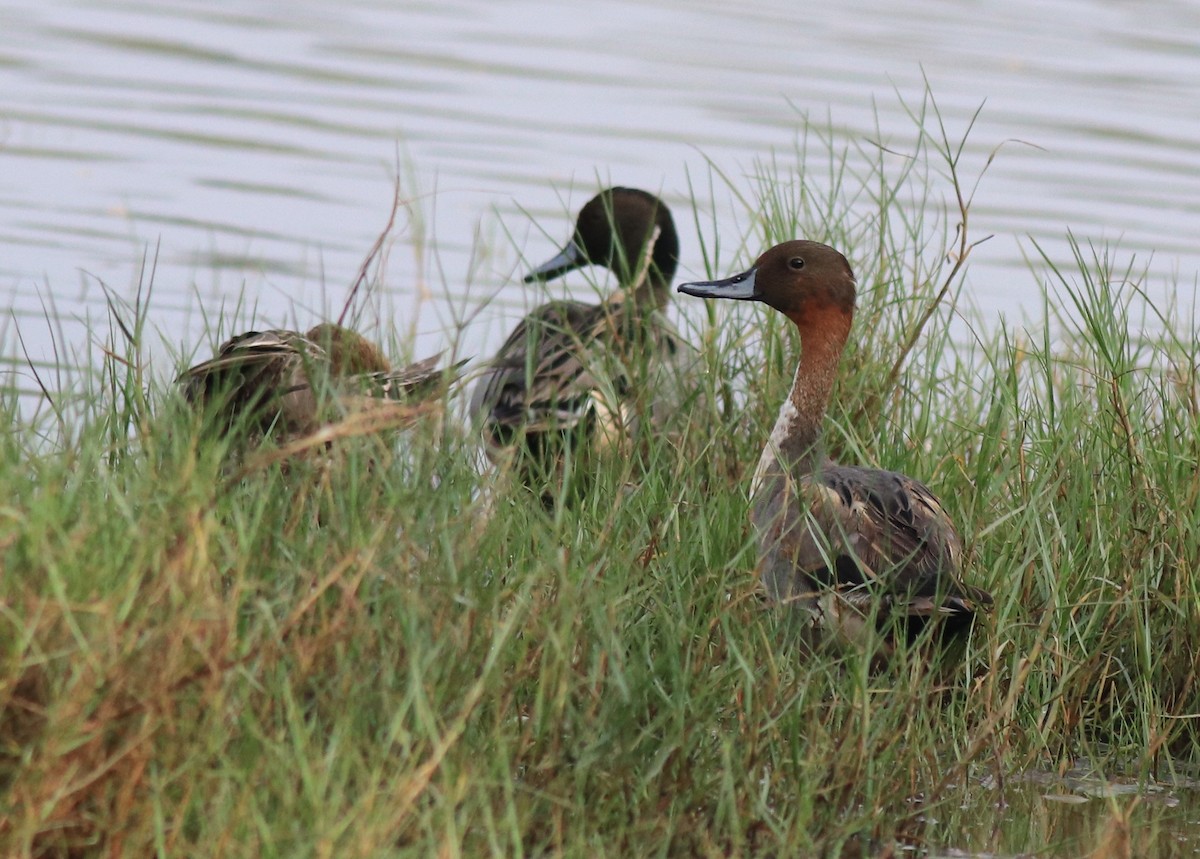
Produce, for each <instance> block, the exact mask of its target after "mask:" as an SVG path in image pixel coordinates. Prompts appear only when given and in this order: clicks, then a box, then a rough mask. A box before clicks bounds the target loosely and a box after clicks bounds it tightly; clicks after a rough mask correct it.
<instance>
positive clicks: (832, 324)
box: [751, 308, 851, 494]
mask: <svg viewBox="0 0 1200 859" xmlns="http://www.w3.org/2000/svg"><path fill="white" fill-rule="evenodd" d="M793 321H795V322H796V326H797V327H798V328H799V329H800V362H799V364H797V366H796V378H795V380H794V381H793V383H792V390H791V392H790V393H789V394H788V396H787V399H786V400H784V401H783V405H782V406H781V407H780V409H779V416H778V417H777V418H776V419H775V428H774V429H772V430H771V438H770V440H769V441H768V442H767V446H766V448H764V449H763V453H762V457H761V458H760V459H759V462H758V468H757V469H756V471H755V474H754V482H753V484H752V488H751V493H752V494H753V493H754V492H755V491H757V489H758V488H759V486H760V485H761V484H762V482H763V480H764V479H766V478H768V477H771V476H779V475H793V476H796V475H801V474H809V473H811V472H812V471H813V470H814V469H815V468H816V467H817V465H818V464H819V463H820V461H821V458H822V457H821V423H822V421H823V420H824V417H825V411H826V409H827V408H828V406H829V394H830V392H831V391H832V390H833V383H834V380H835V379H836V378H837V368H838V362H839V360H840V359H841V356H842V350H843V349H844V348H845V346H846V338H847V337H848V336H849V333H850V322H851V316H850V315H849V314H847V313H845V312H844V311H838V310H834V309H832V308H830V309H829V310H826V311H824V312H822V313H819V314H813V313H810V314H808V315H807V316H806V317H805V318H803V319H794V320H793Z"/></svg>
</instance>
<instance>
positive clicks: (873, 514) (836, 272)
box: [679, 240, 992, 655]
mask: <svg viewBox="0 0 1200 859" xmlns="http://www.w3.org/2000/svg"><path fill="white" fill-rule="evenodd" d="M679 292H681V293H683V294H685V295H690V296H695V297H699V298H710V299H714V298H724V299H732V300H736V301H756V302H761V303H763V304H766V305H767V306H769V307H772V308H774V309H775V310H777V311H778V312H780V313H782V314H783V315H784V316H786V317H787V318H788V319H789V320H790V321H791V322H792V324H794V325H795V326H796V328H797V329H798V331H799V334H800V347H801V355H800V360H799V362H798V364H797V367H796V375H795V380H794V382H793V384H792V389H791V392H790V393H789V394H788V397H787V399H785V400H784V402H783V405H782V406H781V407H780V410H779V415H778V417H777V418H776V421H775V425H774V428H773V429H772V430H771V435H770V438H769V439H768V441H767V444H766V446H765V447H764V449H763V452H762V455H761V457H760V458H759V461H758V465H757V468H756V469H755V472H754V477H753V479H752V481H751V487H750V521H751V526H752V530H753V531H754V533H755V534H756V537H757V542H758V550H759V552H758V555H759V557H758V563H757V570H756V572H757V574H758V577H759V580H760V582H761V586H762V587H763V589H764V590H765V592H766V595H767V597H768V599H769V600H770V601H772V602H774V603H778V604H784V605H788V606H792V607H794V608H795V609H797V610H798V612H799V616H800V617H801V618H803V619H804V620H805V621H806V623H807V625H808V628H809V629H810V630H812V631H813V632H814V634H815V635H816V636H817V637H818V638H820V637H825V638H830V637H831V638H832V639H834V640H837V641H838V642H840V643H842V644H857V645H859V646H870V645H871V644H872V643H873V644H874V645H875V646H877V647H879V648H880V649H882V651H883V652H884V654H885V655H886V654H887V653H889V652H894V650H895V648H896V647H897V645H898V644H899V642H900V641H901V640H904V641H905V642H907V643H910V644H911V643H913V642H915V641H917V640H918V637H919V636H920V635H921V634H922V632H923V631H924V630H925V629H926V628H928V627H931V626H935V625H936V627H935V631H934V632H932V633H931V638H932V639H933V640H936V641H943V642H944V641H950V640H954V639H958V640H962V637H963V634H965V633H966V632H968V631H969V630H970V628H971V627H972V625H973V622H974V620H975V619H976V617H977V616H979V615H980V614H981V613H983V612H986V611H987V610H988V609H990V607H991V605H992V597H991V595H990V594H989V593H987V592H986V591H984V590H981V589H979V588H976V587H972V586H970V585H967V584H966V583H965V582H964V581H963V579H962V539H961V537H960V536H959V534H958V530H957V529H956V528H955V526H954V522H953V521H952V520H951V518H950V516H949V515H948V514H947V513H946V509H945V507H943V506H942V503H941V502H940V501H939V500H938V498H937V496H935V495H934V494H933V492H932V491H931V490H930V489H929V487H928V486H926V485H925V484H924V483H922V482H920V481H919V480H916V479H915V478H912V477H909V476H908V475H906V474H901V473H899V472H895V471H885V470H881V469H876V468H866V467H861V466H855V465H841V464H838V463H835V462H833V461H831V460H830V459H828V458H827V457H825V456H824V452H823V447H822V443H821V438H822V433H821V426H822V423H823V420H824V417H825V412H826V409H827V408H828V405H829V401H830V394H831V391H832V388H833V383H834V379H835V377H836V375H837V369H838V364H839V363H840V360H841V356H842V352H843V351H844V349H845V347H846V343H847V341H848V339H849V336H850V328H851V324H852V323H853V321H854V307H855V298H856V281H855V277H854V272H853V270H852V269H851V267H850V263H849V262H848V261H847V260H846V257H845V256H843V255H842V254H841V253H840V252H838V251H837V250H835V249H834V248H832V247H830V246H828V245H825V244H821V243H820V242H814V241H805V240H795V241H788V242H784V243H783V244H779V245H776V246H774V247H772V248H770V249H769V250H767V251H766V252H765V253H763V254H762V255H761V256H760V257H759V258H758V259H757V261H756V262H755V263H754V265H753V266H751V267H750V268H749V269H748V270H746V271H743V272H741V273H739V274H735V275H733V276H732V277H728V278H725V279H722V280H709V281H696V282H691V283H684V284H681V285H680V286H679ZM923 640H925V639H923Z"/></svg>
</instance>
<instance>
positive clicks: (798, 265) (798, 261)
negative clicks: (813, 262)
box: [788, 257, 804, 271]
mask: <svg viewBox="0 0 1200 859" xmlns="http://www.w3.org/2000/svg"><path fill="white" fill-rule="evenodd" d="M788 265H789V266H791V267H792V271H800V269H802V268H804V260H803V259H802V258H801V257H792V258H791V259H790V260H788Z"/></svg>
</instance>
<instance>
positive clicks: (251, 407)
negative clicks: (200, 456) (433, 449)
mask: <svg viewBox="0 0 1200 859" xmlns="http://www.w3.org/2000/svg"><path fill="white" fill-rule="evenodd" d="M440 358H441V355H440V354H438V355H434V356H432V357H430V358H426V359H425V360H423V361H418V362H416V363H414V364H410V365H408V366H405V367H400V368H393V367H392V366H391V365H390V364H389V363H388V361H387V359H386V358H384V356H383V353H382V352H381V351H380V349H379V347H378V346H377V345H376V344H374V343H373V342H371V341H370V340H368V339H367V338H365V337H363V336H362V335H361V334H358V333H357V332H355V331H352V330H351V329H349V328H344V327H342V326H340V325H334V324H332V323H323V324H321V325H317V326H315V327H313V328H312V329H310V330H309V331H307V332H306V333H303V334H301V333H300V332H298V331H288V330H283V329H274V330H270V331H248V332H246V333H245V334H240V335H238V336H236V337H233V338H231V339H230V340H228V341H226V342H225V343H223V344H222V345H221V347H220V349H218V350H217V354H216V356H215V357H213V358H211V359H209V360H207V361H204V362H203V363H200V364H197V365H196V366H194V367H191V368H190V369H188V370H185V371H184V372H183V373H182V374H180V376H179V378H178V380H177V381H178V383H179V385H180V386H181V388H182V390H183V394H184V397H185V398H186V399H187V400H188V402H190V403H191V404H192V405H194V406H196V407H197V408H204V409H209V410H211V411H212V412H214V413H215V415H216V417H217V419H218V420H219V422H220V424H221V426H222V428H223V430H225V431H231V430H233V429H235V428H236V429H238V430H239V431H241V432H245V433H247V434H249V435H250V436H251V437H253V438H255V439H259V438H263V437H267V436H270V437H272V438H273V439H275V440H276V441H280V442H282V441H288V440H292V439H295V438H299V437H301V436H304V435H307V434H310V433H312V432H315V431H316V430H318V429H319V428H321V427H322V426H324V425H327V424H329V423H331V422H333V421H337V420H339V419H341V418H344V417H346V416H347V415H351V414H362V413H364V412H370V413H371V415H372V417H376V418H379V419H380V423H382V424H385V425H387V426H389V427H390V428H396V429H399V428H402V427H403V426H405V425H408V424H410V423H411V422H412V421H413V420H415V419H416V417H417V416H418V415H419V414H420V413H421V410H420V409H419V408H417V406H419V405H420V404H421V403H423V402H426V401H429V400H432V399H434V398H437V397H439V396H440V395H441V392H442V390H443V389H444V386H445V385H447V384H449V382H450V381H452V379H453V377H454V376H455V375H456V374H455V371H456V370H457V365H456V366H455V367H452V368H450V369H448V370H443V369H441V368H439V366H438V363H439V361H440Z"/></svg>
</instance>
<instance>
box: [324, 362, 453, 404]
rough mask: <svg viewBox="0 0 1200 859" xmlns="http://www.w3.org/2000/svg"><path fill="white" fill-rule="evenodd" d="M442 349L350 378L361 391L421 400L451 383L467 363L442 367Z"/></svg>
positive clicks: (398, 398) (396, 397) (376, 394)
mask: <svg viewBox="0 0 1200 859" xmlns="http://www.w3.org/2000/svg"><path fill="white" fill-rule="evenodd" d="M443 354H444V353H443V352H438V353H437V354H436V355H430V356H429V357H428V358H425V359H424V360H421V361H416V362H414V363H412V364H409V365H407V366H405V367H398V368H397V369H394V370H388V371H387V372H383V373H362V374H358V375H355V376H352V377H350V379H348V380H347V381H348V382H351V383H353V384H355V385H357V386H358V388H359V391H360V393H362V394H365V395H368V396H374V397H378V398H381V399H385V400H400V401H403V402H419V401H421V400H426V399H430V398H431V397H434V396H437V395H438V394H439V393H440V392H441V391H442V388H443V386H444V385H449V384H451V383H452V382H454V381H455V380H456V379H458V378H459V377H460V376H461V375H462V374H461V373H460V372H459V370H460V369H461V368H462V367H463V366H464V365H465V364H466V363H467V362H466V361H465V360H464V361H459V362H457V363H455V364H452V365H451V366H449V367H447V368H445V369H443V368H442V367H439V366H438V365H439V363H440V362H441V360H442V355H443Z"/></svg>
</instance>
